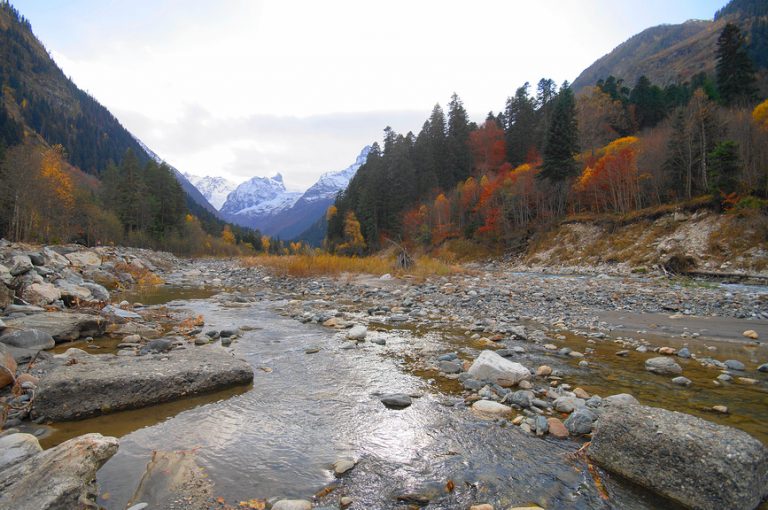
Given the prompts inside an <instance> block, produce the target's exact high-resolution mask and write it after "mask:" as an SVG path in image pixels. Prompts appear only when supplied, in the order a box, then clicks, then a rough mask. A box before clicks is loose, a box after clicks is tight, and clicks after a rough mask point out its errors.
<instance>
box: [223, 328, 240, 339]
mask: <svg viewBox="0 0 768 510" xmlns="http://www.w3.org/2000/svg"><path fill="white" fill-rule="evenodd" d="M236 334H237V330H236V329H222V330H221V331H219V336H220V337H222V338H229V337H232V336H235V335H236Z"/></svg>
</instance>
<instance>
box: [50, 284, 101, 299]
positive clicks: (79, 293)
mask: <svg viewBox="0 0 768 510" xmlns="http://www.w3.org/2000/svg"><path fill="white" fill-rule="evenodd" d="M56 287H58V289H59V291H60V292H61V297H63V298H69V299H72V300H74V299H78V300H80V301H93V300H94V299H93V294H92V293H91V291H90V289H89V288H88V287H85V286H84V285H77V284H74V283H71V282H69V281H67V280H58V281H57V282H56Z"/></svg>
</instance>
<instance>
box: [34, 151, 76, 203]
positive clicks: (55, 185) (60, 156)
mask: <svg viewBox="0 0 768 510" xmlns="http://www.w3.org/2000/svg"><path fill="white" fill-rule="evenodd" d="M41 175H42V177H43V179H45V180H46V181H48V186H47V187H48V189H51V190H53V192H54V194H55V196H56V199H57V200H58V202H59V203H60V204H61V205H62V206H64V207H65V208H71V207H73V206H74V205H75V196H74V185H73V184H72V179H70V178H69V175H67V174H66V172H65V171H64V147H63V146H62V145H54V146H53V147H51V148H50V149H47V150H46V151H45V152H44V153H43V161H42V165H41Z"/></svg>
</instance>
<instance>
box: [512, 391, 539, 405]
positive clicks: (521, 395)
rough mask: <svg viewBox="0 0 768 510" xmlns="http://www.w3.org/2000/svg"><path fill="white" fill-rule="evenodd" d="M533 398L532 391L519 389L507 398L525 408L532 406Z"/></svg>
mask: <svg viewBox="0 0 768 510" xmlns="http://www.w3.org/2000/svg"><path fill="white" fill-rule="evenodd" d="M533 398H534V394H533V392H532V391H529V390H517V391H516V392H514V393H512V394H511V395H510V396H509V397H508V399H507V400H509V401H510V402H512V403H513V404H515V405H517V406H520V407H522V408H524V409H525V408H528V407H531V401H532V400H533Z"/></svg>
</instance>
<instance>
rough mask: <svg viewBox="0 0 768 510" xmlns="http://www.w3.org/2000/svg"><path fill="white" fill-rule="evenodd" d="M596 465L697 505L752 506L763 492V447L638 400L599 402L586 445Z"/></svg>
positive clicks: (707, 508)
mask: <svg viewBox="0 0 768 510" xmlns="http://www.w3.org/2000/svg"><path fill="white" fill-rule="evenodd" d="M587 452H588V455H589V457H590V458H591V459H592V460H593V461H594V462H595V463H597V464H598V465H600V466H601V467H603V468H605V469H607V470H608V471H612V472H614V473H618V474H620V475H622V476H623V477H625V478H627V479H629V480H631V481H633V482H635V483H637V484H638V485H641V486H643V487H645V488H647V489H650V490H652V491H654V492H657V493H658V494H661V495H662V496H665V497H667V498H670V499H672V500H675V501H677V502H679V503H681V504H683V505H684V506H686V507H689V508H697V509H701V510H720V509H724V508H729V509H734V510H736V509H744V510H751V509H753V508H755V507H757V505H758V504H759V503H760V501H761V500H762V499H763V497H764V496H765V495H766V494H767V493H768V449H766V447H765V446H763V445H762V443H760V441H758V440H757V439H755V438H753V437H752V436H750V435H749V434H747V433H745V432H742V431H740V430H737V429H734V428H731V427H725V426H723V425H717V424H715V423H711V422H708V421H706V420H702V419H701V418H697V417H695V416H691V415H688V414H683V413H678V412H674V411H667V410H665V409H658V408H655V407H647V406H641V405H631V404H630V405H619V406H616V405H610V406H607V407H604V408H603V411H602V413H601V414H600V417H599V418H598V420H597V423H596V429H595V431H594V432H593V434H592V443H591V445H590V447H589V450H588V451H587Z"/></svg>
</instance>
